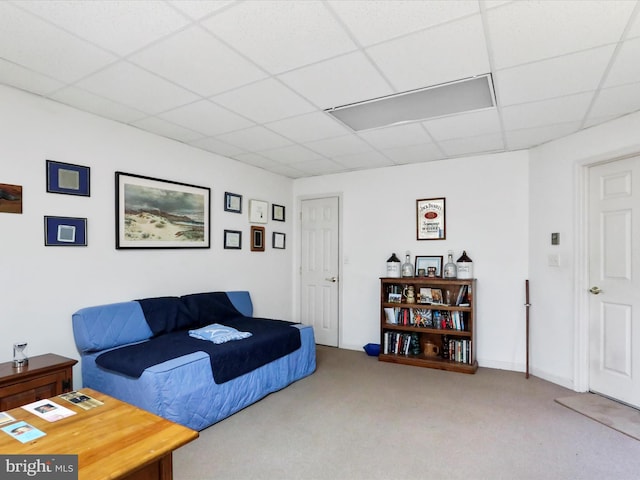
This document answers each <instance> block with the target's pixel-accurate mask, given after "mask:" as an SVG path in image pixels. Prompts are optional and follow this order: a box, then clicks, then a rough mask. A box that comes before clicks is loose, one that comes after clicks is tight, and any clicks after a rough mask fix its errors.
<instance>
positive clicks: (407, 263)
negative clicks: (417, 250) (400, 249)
mask: <svg viewBox="0 0 640 480" xmlns="http://www.w3.org/2000/svg"><path fill="white" fill-rule="evenodd" d="M402 276H403V277H413V264H412V263H411V256H410V255H409V252H407V254H406V255H405V257H404V263H403V264H402Z"/></svg>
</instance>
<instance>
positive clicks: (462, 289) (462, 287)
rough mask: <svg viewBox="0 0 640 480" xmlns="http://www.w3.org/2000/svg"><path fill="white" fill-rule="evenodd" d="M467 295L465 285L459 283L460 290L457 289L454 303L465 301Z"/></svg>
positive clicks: (460, 303)
mask: <svg viewBox="0 0 640 480" xmlns="http://www.w3.org/2000/svg"><path fill="white" fill-rule="evenodd" d="M466 295H467V286H466V285H460V290H458V297H457V298H456V305H458V306H460V305H462V304H463V303H464V302H465V297H466Z"/></svg>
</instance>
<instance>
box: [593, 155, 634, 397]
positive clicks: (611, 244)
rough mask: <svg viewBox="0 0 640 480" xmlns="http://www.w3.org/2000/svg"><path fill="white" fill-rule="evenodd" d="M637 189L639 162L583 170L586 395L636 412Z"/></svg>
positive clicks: (630, 161)
mask: <svg viewBox="0 0 640 480" xmlns="http://www.w3.org/2000/svg"><path fill="white" fill-rule="evenodd" d="M634 187H635V188H634ZM639 188H640V156H638V157H633V158H628V159H624V160H619V161H615V162H611V163H606V164H602V165H597V166H594V167H592V168H590V169H589V279H590V285H589V286H590V287H591V288H590V293H591V295H590V298H589V389H590V390H591V391H593V392H597V393H600V394H602V395H606V396H608V397H611V398H615V399H617V400H620V401H622V402H624V403H627V404H629V405H633V406H635V407H640V323H639V322H640V281H639V280H638V277H639V275H640V192H638V189H639Z"/></svg>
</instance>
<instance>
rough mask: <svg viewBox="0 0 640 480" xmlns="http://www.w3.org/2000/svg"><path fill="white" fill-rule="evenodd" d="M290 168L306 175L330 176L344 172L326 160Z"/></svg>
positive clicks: (336, 164) (341, 168)
mask: <svg viewBox="0 0 640 480" xmlns="http://www.w3.org/2000/svg"><path fill="white" fill-rule="evenodd" d="M291 167H292V168H295V169H296V170H299V171H301V172H304V173H306V174H308V175H330V174H332V173H341V172H342V171H344V168H343V167H342V166H341V165H340V164H338V163H336V162H334V161H333V160H328V159H326V158H322V159H318V160H309V161H307V162H302V163H296V164H294V165H291Z"/></svg>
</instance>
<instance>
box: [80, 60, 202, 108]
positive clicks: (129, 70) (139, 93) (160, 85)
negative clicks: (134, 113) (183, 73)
mask: <svg viewBox="0 0 640 480" xmlns="http://www.w3.org/2000/svg"><path fill="white" fill-rule="evenodd" d="M77 85H78V86H79V87H81V88H84V89H85V90H89V91H90V92H93V93H96V94H97V95H101V96H103V97H106V98H109V99H111V100H113V101H115V102H118V103H122V104H124V105H128V106H129V107H131V108H136V109H138V110H141V111H143V112H145V113H148V114H155V113H159V112H162V111H165V110H168V109H170V108H175V107H176V106H178V105H184V104H185V103H189V102H192V101H194V100H196V99H197V98H198V97H197V96H196V95H194V94H193V93H191V92H189V91H187V90H185V89H183V88H180V87H178V86H176V85H173V84H172V83H169V82H167V81H166V80H163V79H161V78H159V77H157V76H155V75H153V74H151V73H149V72H146V71H144V70H142V69H141V68H139V67H136V66H134V65H131V64H130V63H126V62H118V63H116V64H114V65H112V66H110V67H108V68H106V69H104V70H102V71H100V72H98V73H96V74H93V75H91V76H89V77H87V78H85V79H83V80H81V81H80V82H78V83H77Z"/></svg>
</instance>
